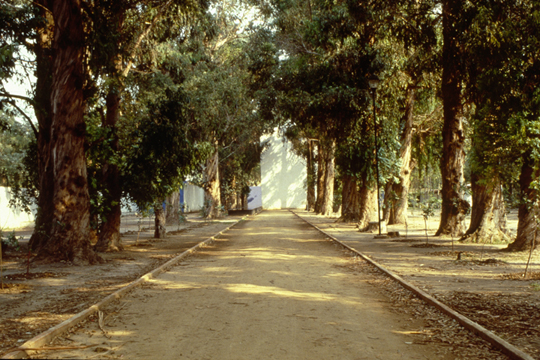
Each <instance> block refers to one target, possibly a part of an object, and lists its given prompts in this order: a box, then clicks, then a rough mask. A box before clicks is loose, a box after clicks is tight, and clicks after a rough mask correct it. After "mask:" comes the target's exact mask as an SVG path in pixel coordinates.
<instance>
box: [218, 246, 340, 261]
mask: <svg viewBox="0 0 540 360" xmlns="http://www.w3.org/2000/svg"><path fill="white" fill-rule="evenodd" d="M220 257H221V258H222V259H238V258H239V257H246V258H248V259H249V260H254V261H279V260H286V261H298V260H315V261H319V262H321V261H326V262H333V261H334V259H333V258H332V257H329V256H321V255H297V254H284V253H283V252H280V251H270V250H266V251H265V250H264V249H245V250H242V251H237V252H236V254H234V253H233V255H230V256H224V255H221V256H220Z"/></svg>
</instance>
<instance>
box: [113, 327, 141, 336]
mask: <svg viewBox="0 0 540 360" xmlns="http://www.w3.org/2000/svg"><path fill="white" fill-rule="evenodd" d="M107 335H109V336H117V337H121V336H133V335H137V332H136V331H129V330H114V329H108V330H107Z"/></svg>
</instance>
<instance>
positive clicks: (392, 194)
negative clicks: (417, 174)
mask: <svg viewBox="0 0 540 360" xmlns="http://www.w3.org/2000/svg"><path fill="white" fill-rule="evenodd" d="M415 93H416V87H415V86H409V87H408V88H407V105H406V108H405V114H404V115H403V119H402V124H403V132H402V133H401V149H400V158H401V169H400V172H399V183H392V184H389V185H387V187H386V190H385V198H384V203H385V206H384V220H385V222H386V223H387V224H388V225H392V224H404V223H405V222H406V221H407V208H408V206H409V188H410V186H411V173H412V171H413V169H414V167H415V162H414V160H413V159H412V156H411V153H412V133H413V119H414V117H413V113H414V102H415Z"/></svg>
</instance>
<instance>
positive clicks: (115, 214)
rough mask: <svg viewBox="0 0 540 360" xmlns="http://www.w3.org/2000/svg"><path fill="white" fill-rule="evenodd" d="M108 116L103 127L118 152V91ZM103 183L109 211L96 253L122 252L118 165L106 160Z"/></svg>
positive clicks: (108, 103)
mask: <svg viewBox="0 0 540 360" xmlns="http://www.w3.org/2000/svg"><path fill="white" fill-rule="evenodd" d="M106 107H107V114H106V116H105V119H104V120H105V121H104V123H103V126H104V127H106V128H108V129H109V130H110V132H111V136H112V141H111V149H112V150H113V151H114V152H115V153H116V152H118V150H119V148H120V146H119V138H118V133H117V129H116V125H117V123H118V120H119V118H120V96H119V94H118V92H117V91H116V89H111V90H110V91H109V94H108V95H107V99H106ZM102 176H103V182H104V183H105V188H106V189H107V192H105V193H104V194H103V195H104V196H103V206H104V207H105V208H106V209H109V210H108V211H106V212H105V214H104V217H105V221H103V222H102V223H101V226H100V229H99V237H98V242H97V244H96V245H95V247H94V249H95V250H96V251H102V252H103V251H120V250H123V246H122V242H121V237H120V222H121V217H122V209H121V206H120V202H121V199H122V186H121V183H120V169H118V165H116V164H113V163H109V162H108V161H107V160H105V163H104V164H103V170H102Z"/></svg>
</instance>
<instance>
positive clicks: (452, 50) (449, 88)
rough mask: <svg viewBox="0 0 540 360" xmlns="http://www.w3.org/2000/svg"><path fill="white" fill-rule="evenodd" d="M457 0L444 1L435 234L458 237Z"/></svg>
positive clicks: (461, 209)
mask: <svg viewBox="0 0 540 360" xmlns="http://www.w3.org/2000/svg"><path fill="white" fill-rule="evenodd" d="M461 3H462V2H461V1H460V0H445V1H444V2H443V40H444V44H443V54H442V62H443V74H442V95H443V107H444V125H443V132H442V135H443V155H442V158H441V176H442V212H441V222H440V224H439V229H438V230H437V233H436V234H435V235H436V236H438V235H453V236H456V237H458V236H461V235H463V233H464V232H465V229H464V225H463V220H464V218H465V214H466V213H467V211H468V210H469V203H467V202H466V201H465V200H463V195H462V191H461V184H462V181H463V165H464V163H465V150H464V142H465V136H464V134H463V125H462V122H461V115H462V110H463V109H462V101H461V82H462V80H463V75H462V71H461V67H462V66H461V61H462V60H461V51H460V49H459V43H458V37H459V36H460V33H459V31H460V30H459V29H458V27H457V26H455V24H456V23H457V22H458V21H459V17H460V10H461Z"/></svg>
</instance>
